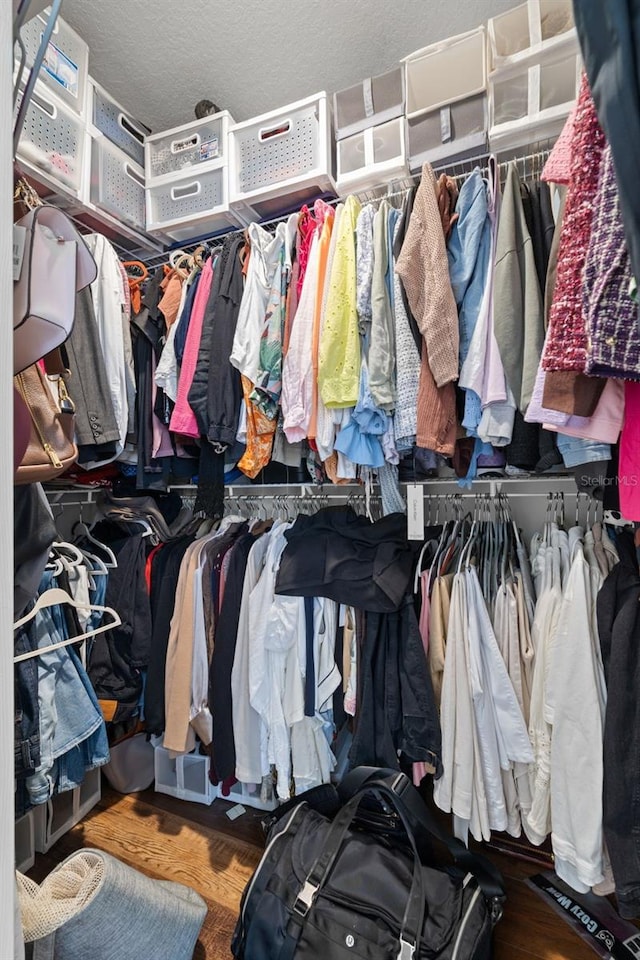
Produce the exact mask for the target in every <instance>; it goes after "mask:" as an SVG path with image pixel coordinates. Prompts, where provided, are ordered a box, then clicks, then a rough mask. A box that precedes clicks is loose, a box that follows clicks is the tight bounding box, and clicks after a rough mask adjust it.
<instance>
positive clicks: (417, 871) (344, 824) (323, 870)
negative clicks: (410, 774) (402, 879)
mask: <svg viewBox="0 0 640 960" xmlns="http://www.w3.org/2000/svg"><path fill="white" fill-rule="evenodd" d="M369 793H375V794H382V795H384V796H385V797H386V799H387V800H388V802H389V803H390V804H391V805H392V806H393V807H394V808H395V809H396V811H397V813H398V816H399V817H400V820H401V821H402V823H403V826H404V828H405V831H406V833H407V837H408V839H409V842H410V844H411V848H412V851H413V876H412V880H411V889H410V891H409V896H408V897H407V905H406V908H405V912H404V917H403V918H402V927H401V932H400V946H399V951H398V960H411V957H413V955H414V953H415V952H416V951H418V950H419V947H420V934H421V932H422V927H423V924H424V913H425V897H424V889H423V883H422V865H421V862H420V855H419V853H418V848H417V845H416V841H415V838H414V836H413V830H412V828H411V823H410V821H409V819H408V818H407V816H406V812H405V810H404V808H403V806H402V804H401V803H400V802H399V798H398V795H397V794H396V793H395V792H394V790H393V789H392V788H391V787H390V786H389V784H388V783H387V782H386V781H385V780H373V781H370V782H367V783H366V784H364V786H363V787H362V789H361V790H360V791H359V792H358V793H357V794H356V795H355V796H353V797H352V798H351V800H349V802H348V803H347V804H346V806H344V807H343V808H342V810H341V811H340V813H339V814H338V815H337V816H336V818H335V819H334V821H333V823H332V824H331V827H330V829H329V832H328V834H327V837H326V840H325V844H324V848H323V850H322V853H321V854H320V856H319V857H318V858H317V860H316V862H315V863H314V865H313V867H312V868H311V871H310V872H309V874H308V876H307V878H306V880H305V882H304V883H303V885H302V887H301V888H300V891H299V892H298V895H297V897H296V900H295V902H294V904H293V914H292V917H291V920H290V922H289V924H288V926H287V936H286V938H285V941H284V943H283V945H282V948H281V950H280V954H279V957H278V960H291V958H292V957H294V955H295V949H296V946H297V944H298V941H299V939H300V936H301V934H302V930H303V927H304V922H305V919H306V916H307V914H308V913H309V910H310V909H311V907H312V906H313V902H314V900H315V898H316V896H317V895H318V893H319V891H320V890H321V889H322V887H323V886H324V884H325V883H326V881H327V879H328V878H329V875H330V873H331V870H332V869H333V866H334V864H335V861H336V859H337V857H338V854H339V853H340V850H341V848H342V845H343V843H344V842H345V840H346V838H347V833H348V831H349V827H350V826H351V823H352V821H353V819H354V817H355V816H356V814H357V812H358V807H359V806H360V804H361V802H362V801H363V800H364V798H365V796H367V794H369Z"/></svg>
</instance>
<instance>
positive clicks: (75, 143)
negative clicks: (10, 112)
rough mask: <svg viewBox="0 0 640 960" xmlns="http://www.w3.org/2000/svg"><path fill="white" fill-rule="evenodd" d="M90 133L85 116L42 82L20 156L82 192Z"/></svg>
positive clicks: (27, 120)
mask: <svg viewBox="0 0 640 960" xmlns="http://www.w3.org/2000/svg"><path fill="white" fill-rule="evenodd" d="M87 137H88V133H87V131H86V129H85V125H84V122H83V119H82V118H81V117H80V116H79V115H78V114H77V113H73V111H71V110H69V109H68V108H67V107H66V106H65V105H64V104H63V102H62V101H61V100H60V99H59V98H58V97H56V96H55V95H54V94H53V93H52V92H51V91H50V90H48V89H47V88H46V87H44V86H43V85H42V84H41V83H40V82H38V83H36V86H35V89H34V91H33V94H32V97H31V101H30V103H29V106H28V108H27V113H26V117H25V122H24V127H23V129H22V134H21V137H20V143H19V145H18V157H20V158H22V159H23V160H26V161H27V162H28V163H30V164H32V165H33V166H34V167H38V168H39V169H40V170H43V171H45V173H47V174H48V175H49V176H50V177H52V178H53V179H54V180H57V181H58V182H59V183H62V184H64V186H65V187H67V188H68V189H70V190H72V191H73V192H74V193H76V194H78V193H79V192H80V190H81V188H82V184H83V173H84V162H85V156H86V143H87Z"/></svg>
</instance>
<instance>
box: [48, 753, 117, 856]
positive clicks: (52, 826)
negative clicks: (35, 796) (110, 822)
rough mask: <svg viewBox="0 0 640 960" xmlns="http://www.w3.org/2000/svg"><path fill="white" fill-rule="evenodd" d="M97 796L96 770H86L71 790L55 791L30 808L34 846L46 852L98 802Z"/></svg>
mask: <svg viewBox="0 0 640 960" xmlns="http://www.w3.org/2000/svg"><path fill="white" fill-rule="evenodd" d="M100 796H101V781H100V769H99V768H98V769H96V770H89V772H88V773H87V774H86V776H85V778H84V780H83V782H82V783H81V785H80V786H79V787H76V788H75V790H67V791H66V792H65V793H57V794H55V796H53V797H52V798H51V799H50V800H48V801H47V803H42V804H39V805H38V806H37V807H34V808H33V814H34V826H35V848H36V850H37V852H38V853H46V852H47V850H50V849H51V847H52V846H53V845H54V843H56V842H57V841H58V840H59V839H60V837H62V836H64V834H65V833H67V832H68V831H69V830H71V828H72V827H74V826H75V825H76V823H80V821H81V820H83V819H84V818H85V817H86V815H87V814H88V813H89V811H90V810H92V809H93V807H95V805H96V803H98V802H99V800H100Z"/></svg>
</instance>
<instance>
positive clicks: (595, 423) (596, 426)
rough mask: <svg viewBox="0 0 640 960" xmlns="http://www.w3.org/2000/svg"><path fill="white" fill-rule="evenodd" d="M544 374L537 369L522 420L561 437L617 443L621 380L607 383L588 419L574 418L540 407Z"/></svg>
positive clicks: (622, 415)
mask: <svg viewBox="0 0 640 960" xmlns="http://www.w3.org/2000/svg"><path fill="white" fill-rule="evenodd" d="M545 376H546V374H545V371H544V370H543V369H542V364H540V366H539V367H538V373H537V375H536V382H535V385H534V388H533V394H532V396H531V401H530V403H529V406H528V407H527V412H526V414H525V420H526V421H527V422H528V423H542V424H543V425H544V428H545V430H552V431H554V432H555V433H564V434H565V435H566V436H567V437H580V438H581V439H583V440H598V441H599V442H600V443H617V442H618V437H619V436H620V430H621V429H622V423H623V420H624V383H623V381H622V380H607V382H606V384H605V388H604V390H603V391H602V395H601V397H600V399H599V400H598V406H597V407H596V409H595V410H594V412H593V415H592V416H591V417H576V416H572V415H571V414H568V413H562V412H561V411H560V410H550V409H548V408H547V407H543V406H542V397H543V394H544V381H545Z"/></svg>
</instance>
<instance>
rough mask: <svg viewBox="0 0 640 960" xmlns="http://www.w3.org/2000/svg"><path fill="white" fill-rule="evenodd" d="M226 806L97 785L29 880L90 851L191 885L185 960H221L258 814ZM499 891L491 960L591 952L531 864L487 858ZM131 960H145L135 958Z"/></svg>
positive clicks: (568, 957)
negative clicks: (190, 946) (97, 794)
mask: <svg viewBox="0 0 640 960" xmlns="http://www.w3.org/2000/svg"><path fill="white" fill-rule="evenodd" d="M230 806H231V804H228V803H226V802H225V801H223V800H216V801H215V803H214V804H213V805H212V806H211V807H205V806H201V805H199V804H195V803H188V802H183V801H179V800H175V799H173V798H172V797H167V796H164V795H163V794H159V793H154V792H153V791H152V790H147V791H144V792H143V793H139V794H130V795H126V796H123V795H121V794H118V793H116V792H115V791H113V790H111V789H110V788H108V787H106V786H105V787H104V793H103V797H102V800H101V801H100V803H99V804H98V806H97V807H96V808H95V809H94V810H93V811H92V812H91V813H90V814H89V815H88V816H87V817H86V818H85V820H83V821H82V823H80V824H78V826H76V827H74V828H73V829H72V830H71V831H70V832H69V833H67V834H66V835H65V836H64V837H62V839H61V840H59V841H58V843H57V844H56V845H55V846H54V847H52V849H51V850H50V851H49V853H47V854H41V855H38V856H37V859H36V863H35V866H34V867H33V869H32V870H31V871H30V874H29V875H30V876H31V877H33V878H34V879H35V880H41V879H42V878H43V877H44V876H46V874H47V873H48V872H49V871H50V870H51V869H52V868H53V867H54V866H55V865H56V864H57V863H59V862H60V861H61V860H62V859H64V858H65V857H66V856H68V855H69V854H70V853H73V852H74V851H75V850H77V849H79V848H81V847H87V846H90V847H98V848H99V849H102V850H105V851H107V852H109V853H111V854H113V855H114V856H116V857H119V858H120V859H121V860H123V861H124V862H125V863H128V864H130V865H131V866H133V867H136V868H137V869H139V870H142V871H143V872H144V873H146V874H148V875H149V876H152V877H157V878H159V879H166V880H176V881H179V882H180V883H186V884H188V885H189V886H191V887H193V888H194V889H195V890H197V891H198V893H200V894H201V896H202V897H204V899H205V900H206V901H207V904H208V906H209V912H208V914H207V918H206V920H205V924H204V927H203V929H202V933H201V936H200V940H199V942H198V945H197V948H196V952H195V954H194V958H193V960H223V958H224V960H228V958H229V957H230V956H231V954H230V950H229V944H230V941H231V936H232V933H233V929H234V926H235V923H236V917H237V914H238V907H239V903H240V897H241V895H242V891H243V889H244V887H245V885H246V883H247V881H248V880H249V878H250V876H251V874H252V872H253V870H254V868H255V866H256V864H257V863H258V861H259V859H260V856H261V852H262V831H261V827H260V818H261V816H262V814H261V813H260V812H258V811H255V810H251V809H250V808H248V809H247V813H246V814H245V815H244V816H242V817H240V818H239V819H237V820H235V821H233V822H232V821H230V820H229V819H228V817H227V816H226V811H227V810H228V809H230ZM490 856H491V859H492V860H494V862H495V863H496V865H497V866H498V867H499V868H500V869H501V870H502V872H503V875H504V877H505V881H506V885H507V894H508V900H507V905H506V909H505V914H504V917H503V919H502V921H501V922H500V924H499V925H498V927H497V929H496V933H495V954H494V960H535V958H538V960H591V958H593V957H594V953H593V952H592V950H591V949H590V948H589V947H588V946H587V945H586V944H585V943H584V942H583V941H582V940H581V939H580V938H579V937H578V936H577V935H576V934H575V933H574V932H573V931H572V930H571V928H570V927H569V926H568V925H567V924H565V923H564V921H562V920H561V919H560V918H559V917H558V916H557V915H556V914H555V913H554V912H553V910H552V909H551V908H550V907H549V906H547V904H546V903H544V902H543V901H542V900H541V899H540V898H539V897H538V896H537V895H536V894H535V893H533V891H531V890H530V889H529V888H528V887H527V886H526V884H525V882H524V881H525V879H526V878H527V877H528V876H531V875H532V874H534V873H536V872H538V871H539V869H540V868H537V867H536V866H535V865H532V864H527V863H522V862H520V861H516V860H514V859H512V858H510V857H506V856H503V855H501V854H498V853H493V852H491V854H490ZM139 960H153V957H152V955H150V956H149V957H142V956H141V957H140V958H139Z"/></svg>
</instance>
